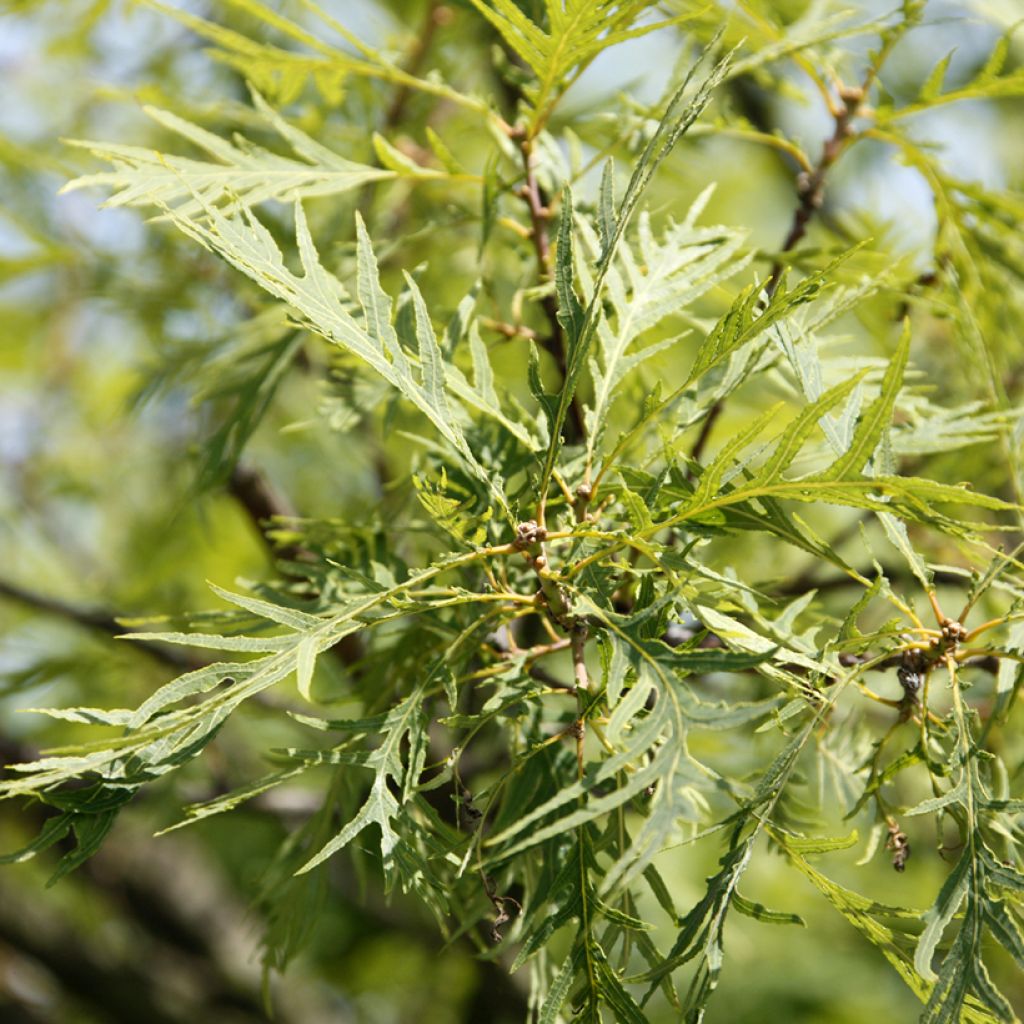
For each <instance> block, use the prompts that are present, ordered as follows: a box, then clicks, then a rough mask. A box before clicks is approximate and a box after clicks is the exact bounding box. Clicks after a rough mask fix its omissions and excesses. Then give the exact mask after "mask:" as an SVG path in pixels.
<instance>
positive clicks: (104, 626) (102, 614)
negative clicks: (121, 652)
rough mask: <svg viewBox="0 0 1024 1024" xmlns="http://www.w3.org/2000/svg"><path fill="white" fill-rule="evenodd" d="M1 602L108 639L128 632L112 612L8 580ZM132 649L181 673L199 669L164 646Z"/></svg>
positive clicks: (3, 583)
mask: <svg viewBox="0 0 1024 1024" xmlns="http://www.w3.org/2000/svg"><path fill="white" fill-rule="evenodd" d="M2 599H6V600H9V601H14V602H16V603H17V604H20V605H24V606H25V607H26V608H33V609H35V610H36V611H38V612H42V613H43V614H44V615H52V616H53V617H54V618H58V619H64V620H66V621H67V622H72V623H74V624H75V625H77V626H81V627H83V628H84V629H88V630H91V631H92V632H95V633H103V634H104V635H105V636H107V637H115V636H120V635H121V634H123V633H127V632H128V630H126V629H125V627H124V626H122V625H121V624H120V623H119V622H118V621H117V619H116V618H115V617H114V616H113V614H111V613H110V612H109V611H106V610H100V609H98V608H82V607H79V606H78V605H73V604H70V603H69V602H67V601H62V600H60V599H59V598H55V597H47V596H45V595H43V594H37V593H35V592H33V591H31V590H26V589H25V588H24V587H20V586H18V585H17V584H16V583H10V582H8V581H6V580H0V600H2ZM132 649H133V650H136V651H139V652H140V653H141V654H144V655H147V656H148V657H150V658H152V659H153V660H154V661H159V662H160V663H161V664H164V665H167V666H169V667H171V668H174V669H178V670H179V671H187V670H188V669H193V668H196V666H197V664H198V663H197V662H196V660H195V659H194V658H192V657H189V655H187V654H185V653H183V652H182V651H179V650H176V649H175V648H173V647H167V646H164V645H162V644H150V643H146V644H137V645H133V648H132Z"/></svg>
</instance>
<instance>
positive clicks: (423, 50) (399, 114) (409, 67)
mask: <svg viewBox="0 0 1024 1024" xmlns="http://www.w3.org/2000/svg"><path fill="white" fill-rule="evenodd" d="M452 17H453V12H452V9H451V8H450V7H448V6H446V5H445V4H443V3H438V2H437V0H434V2H433V3H431V5H430V9H429V10H428V11H427V17H426V20H425V22H424V24H423V28H422V29H421V30H420V33H419V35H418V36H417V37H416V42H415V43H414V44H413V46H412V49H411V50H410V51H409V54H408V56H407V57H406V60H405V68H404V70H405V71H406V72H407V73H408V74H410V75H415V76H417V77H418V76H419V73H420V72H421V71H422V70H423V63H424V61H425V60H426V58H427V53H428V52H429V51H430V47H431V45H432V44H433V42H434V36H435V35H436V34H437V30H438V29H439V28H444V27H445V26H446V25H450V24H451V21H452ZM411 95H412V91H411V90H410V88H409V87H408V86H407V85H400V86H399V87H398V91H397V92H396V93H395V96H394V99H392V101H391V105H390V106H389V107H388V110H387V113H386V114H385V115H384V127H385V128H394V127H395V126H396V125H397V124H400V123H401V121H402V119H403V118H404V117H405V108H406V105H407V104H408V102H409V97H410V96H411Z"/></svg>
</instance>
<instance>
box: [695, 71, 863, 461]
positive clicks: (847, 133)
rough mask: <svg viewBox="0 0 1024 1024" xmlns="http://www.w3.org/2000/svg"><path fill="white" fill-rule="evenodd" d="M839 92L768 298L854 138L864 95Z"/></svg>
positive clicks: (704, 427) (707, 431)
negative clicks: (831, 124) (830, 127)
mask: <svg viewBox="0 0 1024 1024" xmlns="http://www.w3.org/2000/svg"><path fill="white" fill-rule="evenodd" d="M839 95H840V99H841V100H842V106H841V107H839V108H837V109H836V110H835V111H833V114H834V117H835V127H834V129H833V132H832V134H831V136H829V138H828V139H826V140H825V144H824V146H823V147H822V150H821V156H820V157H819V158H818V162H817V164H815V165H814V168H813V170H812V171H811V172H810V173H807V172H806V171H801V172H800V174H798V175H797V178H796V189H797V197H798V200H799V201H798V203H797V207H796V209H795V210H794V211H793V220H792V222H791V223H790V226H789V231H788V232H787V233H786V237H785V240H784V241H783V243H782V248H781V249H780V250H779V257H778V258H777V259H776V260H775V262H774V263H773V264H772V269H771V273H770V274H769V276H768V282H767V284H766V285H765V288H764V291H765V295H766V296H767V298H768V300H769V301H770V300H771V298H772V296H773V295H774V294H775V292H776V291H777V290H778V287H779V283H780V282H781V280H782V272H783V270H784V268H785V264H784V263H783V260H782V254H783V253H787V252H789V251H790V250H792V249H795V248H796V246H797V245H799V243H800V242H801V241H802V240H803V237H804V235H806V234H807V227H808V225H809V224H810V222H811V220H812V218H813V217H814V215H815V213H817V211H818V210H820V209H821V206H822V203H823V202H824V199H825V178H826V176H827V174H828V172H829V170H830V169H831V168H832V166H833V165H834V164H835V162H836V161H837V160H838V159H839V157H840V155H841V154H842V153H843V150H844V149H845V148H846V147H847V146H848V145H849V143H850V140H851V139H852V138H854V135H853V130H852V125H851V122H852V121H853V118H854V115H855V114H856V113H857V110H858V108H859V107H860V104H861V101H862V100H863V98H864V89H863V88H860V87H855V86H851V87H845V86H844V87H841V88H840V92H839ZM722 404H723V403H722V400H721V399H718V400H717V401H716V402H715V403H714V404H713V405H712V406H711V408H710V409H709V410H708V414H707V415H706V416H705V417H704V422H703V423H702V424H701V428H700V433H699V434H698V435H697V440H696V441H695V442H694V445H693V450H692V451H691V453H690V457H691V458H692V459H693V460H694V461H697V462H699V461H700V458H701V456H702V455H703V454H704V449H705V448H706V447H707V443H708V439H709V438H710V436H711V431H712V430H713V429H714V426H715V424H716V423H717V421H718V418H719V417H720V416H721V414H722Z"/></svg>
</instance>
